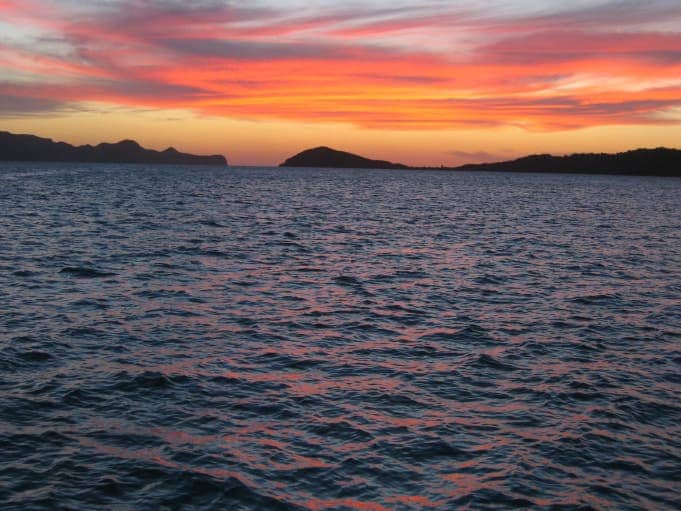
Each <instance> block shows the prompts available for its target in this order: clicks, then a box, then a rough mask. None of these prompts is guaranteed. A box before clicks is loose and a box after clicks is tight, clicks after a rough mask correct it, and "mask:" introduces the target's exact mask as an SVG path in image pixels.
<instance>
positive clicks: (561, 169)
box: [280, 147, 681, 177]
mask: <svg viewBox="0 0 681 511" xmlns="http://www.w3.org/2000/svg"><path fill="white" fill-rule="evenodd" d="M280 167H318V168H353V169H414V170H416V169H418V170H454V171H457V170H458V171H467V170H468V171H487V172H537V173H577V174H623V175H641V176H677V177H681V150H679V149H667V148H664V147H659V148H657V149H635V150H633V151H627V152H623V153H616V154H606V153H582V154H572V155H569V156H553V155H550V154H536V155H531V156H525V157H523V158H518V159H516V160H509V161H501V162H493V163H469V164H466V165H461V166H458V167H409V166H407V165H403V164H400V163H392V162H389V161H383V160H370V159H368V158H364V157H362V156H359V155H356V154H352V153H346V152H343V151H336V150H335V149H331V148H328V147H317V148H315V149H308V150H307V151H303V152H302V153H299V154H297V155H295V156H293V157H291V158H289V159H288V160H286V161H285V162H284V163H282V164H281V165H280Z"/></svg>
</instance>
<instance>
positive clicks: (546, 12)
mask: <svg viewBox="0 0 681 511" xmlns="http://www.w3.org/2000/svg"><path fill="white" fill-rule="evenodd" d="M0 130H7V131H12V132H16V133H33V134H36V135H40V136H46V137H50V138H54V139H56V140H64V141H67V142H70V143H78V144H80V143H98V142H102V141H109V142H112V141H117V140H121V139H124V138H134V139H136V140H137V141H139V142H140V143H141V144H142V145H144V146H146V147H152V148H156V149H164V148H165V147H168V146H171V145H172V146H174V147H176V148H177V149H179V150H182V151H187V152H196V153H210V154H225V155H226V156H227V157H228V158H229V160H230V163H232V164H239V165H272V164H277V163H279V162H281V161H282V160H284V159H285V158H287V157H288V156H291V155H293V154H295V153H297V152H298V151H301V150H303V149H306V148H310V147H315V146H319V145H327V146H331V147H334V148H338V149H342V150H349V151H352V152H356V153H360V154H362V155H364V156H368V157H374V158H381V159H390V160H393V161H399V162H403V163H407V164H412V165H456V164H460V163H465V162H479V161H491V160H499V159H508V158H512V157H515V156H521V155H525V154H530V153H546V152H550V153H554V154H566V153H572V152H586V151H598V152H601V151H602V152H611V151H620V150H626V149H633V148H636V147H658V146H668V147H680V146H681V143H680V141H681V2H680V1H679V0H636V1H633V0H617V1H613V0H602V1H598V0H591V1H587V0H571V1H569V2H567V1H564V0H561V1H552V0H541V1H539V0H513V1H509V0H484V1H483V0H461V1H453V0H450V1H443V0H420V1H414V0H390V1H383V0H364V1H361V2H358V1H354V0H350V1H345V2H336V1H333V2H331V1H324V0H306V1H302V0H300V1H299V0H289V1H285V0H253V1H248V2H247V1H241V2H238V1H229V0H196V1H191V2H190V1H180V0H89V1H87V2H84V1H82V0H0Z"/></svg>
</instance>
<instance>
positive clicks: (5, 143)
mask: <svg viewBox="0 0 681 511" xmlns="http://www.w3.org/2000/svg"><path fill="white" fill-rule="evenodd" d="M0 160H1V161H50V162H69V163H146V164H165V165H222V166H226V165H227V159H226V158H225V157H224V156H222V155H211V156H198V155H194V154H188V153H181V152H179V151H178V150H177V149H175V148H174V147H169V148H167V149H165V150H163V151H156V150H154V149H145V148H144V147H142V146H141V145H140V144H139V143H138V142H137V141H135V140H130V139H125V140H121V141H119V142H113V143H112V142H102V143H100V144H97V145H91V144H85V145H80V146H75V145H71V144H68V143H66V142H55V141H54V140H52V139H50V138H42V137H38V136H35V135H26V134H14V133H10V132H8V131H0Z"/></svg>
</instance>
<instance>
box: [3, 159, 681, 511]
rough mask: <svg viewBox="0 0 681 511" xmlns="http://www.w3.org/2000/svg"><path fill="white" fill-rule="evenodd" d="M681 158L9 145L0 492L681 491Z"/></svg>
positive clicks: (626, 504)
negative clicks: (76, 157) (570, 169)
mask: <svg viewBox="0 0 681 511" xmlns="http://www.w3.org/2000/svg"><path fill="white" fill-rule="evenodd" d="M680 198H681V180H678V179H664V178H641V177H608V176H602V177H599V176H581V175H525V174H509V175H504V174H482V173H448V172H418V171H417V172H401V171H399V172H398V171H324V170H278V169H238V168H232V169H217V168H191V169H182V168H173V167H158V168H144V167H132V166H131V167H126V166H104V165H103V166H73V165H70V166H69V165H48V164H44V165H39V164H33V165H31V164H28V165H11V164H4V165H2V166H1V167H0V213H1V216H0V221H1V224H0V508H1V509H3V510H8V509H9V510H12V509H57V508H59V509H73V510H84V509H88V510H96V509H119V510H127V509H130V510H138V509H234V510H269V509H274V510H293V509H301V510H305V509H307V510H313V511H322V510H365V511H366V510H369V511H377V510H378V511H384V510H421V509H430V508H432V509H445V510H449V509H471V510H477V509H510V508H518V507H531V508H535V509H599V510H609V509H631V510H634V509H679V501H680V500H681V490H680V488H681V309H680V304H681V229H680V227H681V221H680V218H681V215H680V213H681V208H680V204H681V201H680Z"/></svg>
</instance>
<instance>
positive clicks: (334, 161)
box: [280, 147, 409, 169]
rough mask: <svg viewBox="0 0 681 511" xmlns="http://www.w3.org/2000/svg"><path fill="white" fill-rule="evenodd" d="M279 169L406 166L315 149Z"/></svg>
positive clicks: (331, 150) (333, 150)
mask: <svg viewBox="0 0 681 511" xmlns="http://www.w3.org/2000/svg"><path fill="white" fill-rule="evenodd" d="M280 167H324V168H336V169H338V168H345V169H408V168H409V167H408V166H407V165H402V164H401V163H392V162H389V161H383V160H370V159H369V158H364V157H362V156H358V155H356V154H352V153H346V152H344V151H337V150H335V149H331V148H329V147H316V148H315V149H308V150H307V151H303V152H302V153H298V154H296V155H295V156H293V157H291V158H289V159H288V160H286V161H285V162H284V163H282V164H281V165H280Z"/></svg>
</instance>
